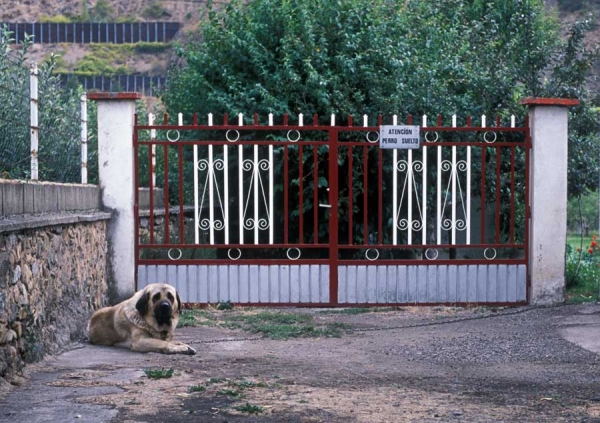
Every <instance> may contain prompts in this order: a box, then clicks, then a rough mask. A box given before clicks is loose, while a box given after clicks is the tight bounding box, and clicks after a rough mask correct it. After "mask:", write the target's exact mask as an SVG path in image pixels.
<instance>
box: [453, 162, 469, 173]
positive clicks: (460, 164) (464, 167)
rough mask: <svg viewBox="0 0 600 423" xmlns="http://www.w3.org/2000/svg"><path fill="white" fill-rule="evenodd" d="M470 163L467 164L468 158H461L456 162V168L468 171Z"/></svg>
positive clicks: (460, 170)
mask: <svg viewBox="0 0 600 423" xmlns="http://www.w3.org/2000/svg"><path fill="white" fill-rule="evenodd" d="M468 168H469V167H468V165H467V161H466V160H459V161H457V162H456V169H457V170H458V171H459V172H466V171H467V169H468Z"/></svg>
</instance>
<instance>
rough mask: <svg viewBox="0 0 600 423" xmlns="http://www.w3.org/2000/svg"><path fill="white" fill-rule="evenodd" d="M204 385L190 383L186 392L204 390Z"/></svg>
mask: <svg viewBox="0 0 600 423" xmlns="http://www.w3.org/2000/svg"><path fill="white" fill-rule="evenodd" d="M204 391H206V387H205V386H204V385H192V386H190V387H189V388H188V392H204Z"/></svg>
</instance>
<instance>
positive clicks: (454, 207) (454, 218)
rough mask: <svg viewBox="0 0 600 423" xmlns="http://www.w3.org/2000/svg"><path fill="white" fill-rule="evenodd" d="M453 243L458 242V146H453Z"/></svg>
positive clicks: (451, 175)
mask: <svg viewBox="0 0 600 423" xmlns="http://www.w3.org/2000/svg"><path fill="white" fill-rule="evenodd" d="M450 177H451V178H452V245H454V244H456V203H457V202H458V199H457V198H456V180H457V178H458V169H457V168H456V146H452V171H451V172H450Z"/></svg>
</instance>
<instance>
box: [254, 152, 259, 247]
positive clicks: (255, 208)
mask: <svg viewBox="0 0 600 423" xmlns="http://www.w3.org/2000/svg"><path fill="white" fill-rule="evenodd" d="M258 178H259V169H258V145H254V244H258Z"/></svg>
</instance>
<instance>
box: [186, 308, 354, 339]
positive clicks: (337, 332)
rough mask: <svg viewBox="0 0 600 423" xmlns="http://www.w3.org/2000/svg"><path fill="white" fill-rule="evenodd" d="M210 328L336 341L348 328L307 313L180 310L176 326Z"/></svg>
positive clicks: (274, 336)
mask: <svg viewBox="0 0 600 423" xmlns="http://www.w3.org/2000/svg"><path fill="white" fill-rule="evenodd" d="M202 325H210V326H217V327H223V328H227V329H241V330H244V331H246V332H251V333H255V334H261V335H263V336H265V337H267V338H271V339H279V340H284V339H289V338H300V337H310V338H321V337H329V338H331V337H335V338H339V337H340V336H342V335H343V334H344V332H345V331H347V330H349V329H350V326H349V325H347V324H345V323H327V322H325V323H321V322H317V321H315V319H314V317H313V316H312V315H310V314H307V313H284V312H279V311H265V310H262V311H258V312H255V311H254V310H244V311H235V312H234V311H227V312H220V311H216V310H214V309H213V310H212V311H211V310H208V309H207V310H184V311H183V312H182V313H181V315H180V318H179V324H178V327H183V326H202Z"/></svg>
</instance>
